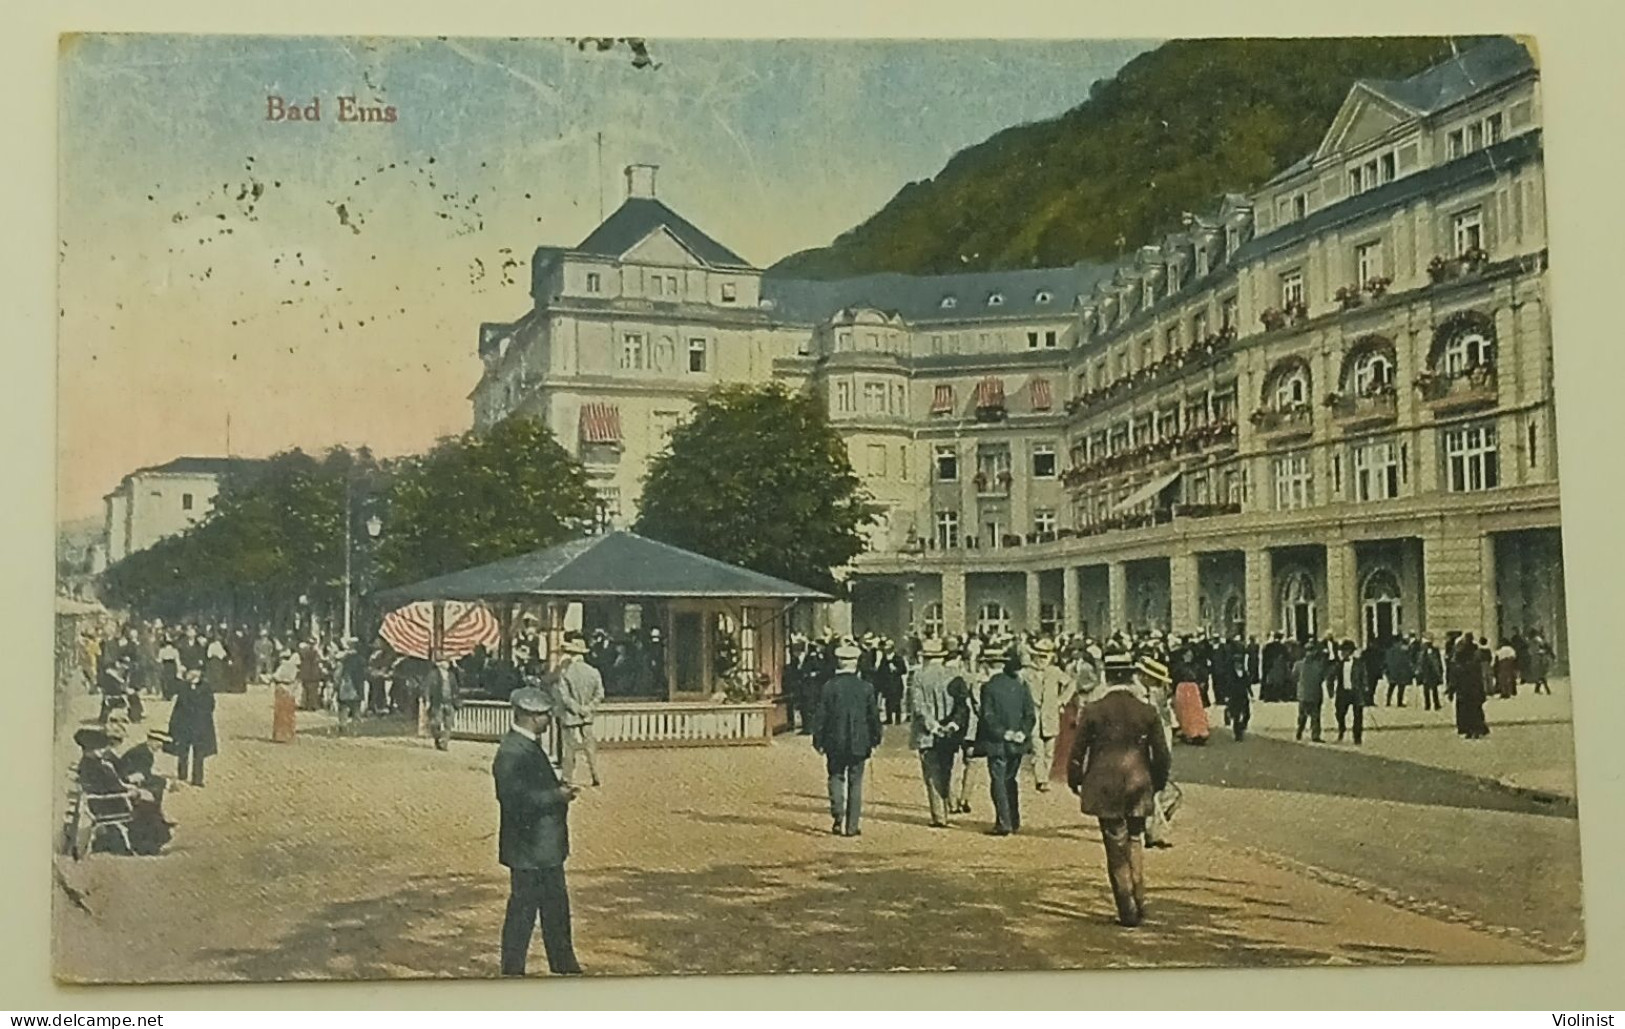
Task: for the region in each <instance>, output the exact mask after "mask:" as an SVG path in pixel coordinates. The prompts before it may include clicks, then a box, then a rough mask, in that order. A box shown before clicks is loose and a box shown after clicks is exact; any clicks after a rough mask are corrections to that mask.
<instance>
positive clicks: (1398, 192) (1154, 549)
mask: <svg viewBox="0 0 1625 1029" xmlns="http://www.w3.org/2000/svg"><path fill="white" fill-rule="evenodd" d="M1539 99H1540V98H1539V77H1538V72H1537V70H1536V69H1535V67H1534V65H1533V62H1532V61H1531V59H1530V57H1529V55H1528V53H1527V52H1526V51H1525V50H1524V49H1523V48H1522V47H1521V46H1520V45H1519V44H1518V43H1516V42H1514V41H1512V40H1508V39H1502V40H1494V41H1490V42H1488V43H1485V44H1482V45H1480V46H1479V47H1477V48H1475V49H1473V50H1470V51H1467V52H1465V53H1463V54H1461V55H1459V56H1458V57H1457V58H1455V59H1453V60H1452V61H1450V62H1448V63H1446V64H1443V65H1440V66H1438V67H1436V68H1433V69H1430V70H1428V71H1425V72H1423V73H1421V74H1419V75H1417V76H1415V77H1413V78H1411V79H1407V80H1403V81H1395V82H1364V81H1363V82H1359V83H1356V84H1355V85H1354V86H1353V87H1352V88H1351V90H1350V93H1349V95H1348V98H1347V99H1346V101H1345V103H1344V105H1343V107H1342V109H1341V110H1340V112H1339V113H1338V115H1337V117H1336V118H1335V119H1334V121H1333V122H1332V124H1331V126H1330V127H1329V128H1328V130H1327V132H1326V135H1325V136H1324V138H1323V140H1322V142H1321V144H1320V146H1319V147H1318V148H1317V149H1316V151H1315V152H1314V153H1313V154H1310V155H1307V156H1306V157H1305V158H1303V159H1302V160H1301V161H1299V162H1297V163H1296V164H1294V165H1292V166H1291V167H1290V168H1288V169H1286V170H1285V171H1283V172H1282V173H1281V174H1279V175H1278V176H1276V177H1275V178H1274V179H1272V180H1271V181H1269V182H1268V183H1266V184H1265V185H1264V186H1262V187H1261V188H1259V189H1257V190H1255V191H1253V192H1252V193H1251V194H1249V195H1240V194H1236V195H1230V196H1227V197H1225V198H1224V200H1223V202H1222V203H1221V204H1220V206H1219V208H1218V209H1217V210H1216V211H1213V212H1210V213H1206V214H1194V215H1188V216H1187V217H1186V219H1185V224H1184V226H1183V227H1182V229H1181V231H1179V232H1177V233H1173V234H1170V235H1169V236H1167V237H1166V238H1164V239H1162V240H1158V241H1155V242H1152V243H1148V244H1147V245H1145V246H1142V247H1140V248H1139V249H1138V250H1137V251H1136V252H1135V253H1134V254H1133V255H1132V256H1131V257H1130V258H1128V259H1126V260H1124V261H1121V262H1119V263H1115V264H1110V265H1078V266H1075V267H1070V268H1059V269H1040V270H1030V271H1020V272H1004V273H981V274H965V275H950V276H906V275H873V276H866V277H861V278H854V279H847V280H840V281H832V282H806V281H797V280H788V279H782V278H778V277H774V276H764V275H763V274H762V273H761V272H760V271H758V270H755V269H752V268H750V267H749V265H748V263H747V262H745V261H743V260H742V259H740V258H739V257H738V256H737V255H735V254H733V253H732V252H731V251H729V250H727V248H725V247H722V246H721V245H720V244H718V243H716V242H715V241H714V240H711V239H710V238H709V237H707V236H705V234H704V233H703V232H700V230H698V229H696V228H695V227H694V226H692V225H691V224H689V223H688V222H686V221H685V220H683V219H682V218H681V217H680V216H678V215H676V214H675V213H674V212H672V211H671V210H670V209H669V208H667V207H665V205H663V204H661V203H660V202H659V201H658V200H656V199H654V196H653V170H652V169H629V171H628V184H629V198H628V201H627V203H626V205H625V206H623V207H622V208H621V209H620V210H618V211H617V212H616V213H615V214H614V215H613V216H611V217H610V218H609V219H608V220H607V221H606V222H605V223H604V225H602V226H600V228H599V229H598V230H596V231H595V232H594V233H593V234H592V235H591V236H589V237H588V239H587V240H585V241H583V243H582V244H581V245H580V246H578V247H576V248H574V249H569V250H564V249H556V248H543V249H542V250H539V251H538V252H537V255H536V261H535V266H534V268H533V288H532V299H533V301H534V306H533V308H532V310H531V311H530V312H529V313H527V314H526V315H525V316H524V317H523V318H521V319H520V320H519V321H517V322H514V323H511V324H501V325H486V326H482V329H481V341H480V350H481V355H482V357H483V358H484V359H485V366H486V371H485V375H484V377H483V378H482V380H481V382H480V385H479V387H478V388H477V389H476V390H475V392H474V394H473V400H474V408H475V422H476V426H485V425H489V424H492V423H494V422H495V421H497V420H499V419H501V418H503V417H507V416H508V415H510V414H513V413H516V412H519V413H525V414H531V415H534V416H538V417H542V418H545V419H546V420H547V421H548V423H549V424H550V425H551V426H552V427H553V429H554V431H555V433H556V434H557V435H558V436H559V438H560V439H561V440H563V441H565V442H566V443H567V444H570V443H571V442H573V443H574V445H575V446H576V447H577V448H578V449H577V452H578V453H579V454H580V455H581V457H582V458H583V460H584V461H585V463H586V464H587V466H588V468H589V470H590V471H591V472H592V473H593V475H594V477H595V479H596V481H598V482H599V483H600V489H601V494H602V495H603V496H604V498H605V505H606V515H607V517H608V518H609V519H610V520H611V521H615V520H622V519H625V518H628V517H629V516H630V515H631V512H632V510H633V509H634V507H635V502H636V497H637V490H638V482H639V480H640V478H641V475H642V473H643V469H644V468H645V466H646V464H647V462H648V460H649V458H650V457H651V456H653V455H654V454H656V453H658V452H659V451H660V449H661V448H662V447H663V446H664V445H665V437H666V435H667V434H668V433H669V431H670V428H671V427H672V426H673V425H674V424H676V422H677V421H679V420H680V419H681V418H682V417H683V416H684V413H685V412H686V410H687V408H688V406H689V405H691V404H692V402H693V400H694V399H695V398H696V397H697V396H698V395H700V394H701V393H703V392H704V390H705V389H707V388H709V387H710V386H712V385H715V384H717V383H722V382H761V381H766V380H769V379H777V380H780V381H784V382H787V383H791V384H794V385H797V386H801V387H804V388H816V389H818V390H819V391H820V393H821V394H822V395H823V396H824V397H826V398H827V401H828V403H829V405H830V417H831V420H832V421H833V423H834V424H835V425H836V426H837V427H838V428H839V429H840V431H841V432H842V434H843V436H844V437H845V438H846V440H847V442H848V447H849V452H850V456H851V460H852V464H853V467H854V468H855V469H856V470H857V471H858V472H859V473H860V474H861V475H862V476H864V478H865V480H866V482H867V483H868V485H869V488H870V491H871V492H872V493H873V494H874V496H875V499H876V501H877V503H878V504H879V506H880V507H881V508H882V511H883V515H882V517H881V520H880V523H879V524H878V525H877V526H876V527H875V528H874V530H873V532H872V534H871V539H870V547H869V550H868V552H866V553H865V554H864V555H862V556H861V557H860V558H859V559H858V560H857V561H856V562H854V566H853V568H852V569H851V579H850V582H851V590H852V594H851V608H850V612H849V614H850V617H851V619H852V622H853V624H855V625H856V626H857V627H858V628H860V629H873V630H874V631H877V632H882V633H887V634H896V633H901V632H904V631H907V630H908V629H909V628H910V627H912V628H913V629H914V630H915V631H919V632H959V631H964V630H966V629H971V630H976V629H981V630H988V631H998V630H1003V629H1016V630H1022V629H1033V630H1042V631H1083V632H1089V633H1093V634H1097V635H1098V634H1101V633H1105V632H1108V631H1110V630H1112V629H1117V628H1125V627H1132V628H1135V629H1141V630H1144V629H1150V628H1162V629H1173V630H1177V631H1185V630H1190V629H1194V628H1198V627H1202V628H1207V629H1209V630H1219V631H1225V632H1231V631H1245V632H1247V633H1249V634H1252V635H1259V636H1262V635H1263V634H1266V633H1268V632H1272V631H1277V630H1279V631H1282V632H1285V633H1288V634H1290V635H1296V636H1306V635H1310V634H1323V633H1325V632H1334V633H1337V634H1339V635H1347V636H1352V637H1357V638H1363V637H1371V636H1382V635H1388V634H1392V633H1395V632H1409V631H1414V630H1429V631H1433V632H1435V633H1441V634H1442V633H1444V632H1447V631H1449V630H1452V629H1456V630H1471V631H1472V632H1474V633H1475V634H1482V635H1486V636H1491V637H1494V636H1496V635H1498V634H1503V633H1504V634H1510V633H1511V632H1512V631H1513V630H1514V629H1524V630H1527V629H1531V628H1535V627H1539V628H1540V629H1541V630H1542V631H1543V632H1544V633H1545V634H1546V636H1547V637H1548V639H1551V640H1553V641H1554V642H1556V643H1557V645H1558V647H1559V649H1560V651H1561V650H1562V649H1563V641H1564V640H1565V638H1566V621H1565V616H1564V604H1563V577H1562V564H1561V536H1560V530H1559V504H1558V488H1557V459H1556V452H1555V446H1554V444H1555V439H1556V434H1555V410H1554V405H1553V398H1552V388H1551V384H1552V346H1551V337H1550V317H1549V312H1548V309H1547V301H1546V275H1547V272H1546V268H1547V255H1546V231H1545V214H1544V212H1545V198H1544V192H1543V176H1542V148H1541V130H1540V117H1539Z"/></svg>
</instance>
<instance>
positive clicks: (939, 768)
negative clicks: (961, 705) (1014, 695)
mask: <svg viewBox="0 0 1625 1029" xmlns="http://www.w3.org/2000/svg"><path fill="white" fill-rule="evenodd" d="M947 656H948V649H947V648H946V647H945V646H943V644H942V641H941V640H939V639H937V638H936V637H932V638H930V639H927V640H925V641H924V642H923V643H922V644H921V645H920V660H921V662H922V663H921V665H920V667H919V668H917V669H915V671H914V673H913V674H912V675H911V676H909V683H908V710H909V713H910V715H909V718H910V730H911V731H910V734H909V735H910V740H909V742H910V743H911V744H912V745H913V747H914V749H915V750H916V751H917V752H919V755H920V774H921V775H922V776H923V777H924V779H925V798H926V802H927V803H928V804H929V805H930V808H931V827H932V828H933V829H941V828H944V827H946V826H947V825H948V786H949V783H950V782H952V781H953V774H954V755H955V753H956V752H957V751H958V750H959V743H960V740H961V739H962V738H963V733H964V726H963V725H962V724H960V722H961V720H962V719H963V718H964V715H959V716H958V717H956V715H955V711H954V708H955V692H956V691H955V689H954V683H955V681H956V680H957V681H959V683H960V687H961V691H962V690H963V680H959V679H958V677H957V676H955V675H954V673H953V672H951V671H949V670H948V666H947V665H945V664H944V663H943V661H944V659H945V658H946V657H947Z"/></svg>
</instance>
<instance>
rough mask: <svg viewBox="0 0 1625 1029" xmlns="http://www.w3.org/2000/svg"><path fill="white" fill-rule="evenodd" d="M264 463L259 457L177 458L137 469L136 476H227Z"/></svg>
mask: <svg viewBox="0 0 1625 1029" xmlns="http://www.w3.org/2000/svg"><path fill="white" fill-rule="evenodd" d="M264 463H265V462H264V460H263V459H262V458H258V457H177V458H175V459H174V460H173V461H169V462H166V463H165V464H155V465H148V466H147V467H145V468H137V469H136V470H135V473H134V474H141V473H149V472H150V473H154V474H167V475H225V474H227V473H229V472H235V471H241V470H243V469H245V468H257V467H259V466H260V465H262V464H264Z"/></svg>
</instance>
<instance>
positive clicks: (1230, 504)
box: [1174, 501, 1241, 518]
mask: <svg viewBox="0 0 1625 1029" xmlns="http://www.w3.org/2000/svg"><path fill="white" fill-rule="evenodd" d="M1232 514H1241V504H1239V503H1237V502H1235V501H1225V502H1220V503H1208V504H1175V505H1174V517H1175V518H1216V517H1218V516H1219V515H1232Z"/></svg>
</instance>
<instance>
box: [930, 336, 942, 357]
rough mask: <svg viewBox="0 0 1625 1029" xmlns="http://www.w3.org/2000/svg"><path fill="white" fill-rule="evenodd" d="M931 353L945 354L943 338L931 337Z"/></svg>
mask: <svg viewBox="0 0 1625 1029" xmlns="http://www.w3.org/2000/svg"><path fill="white" fill-rule="evenodd" d="M931 353H933V354H941V353H943V349H942V337H941V336H932V337H931Z"/></svg>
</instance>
